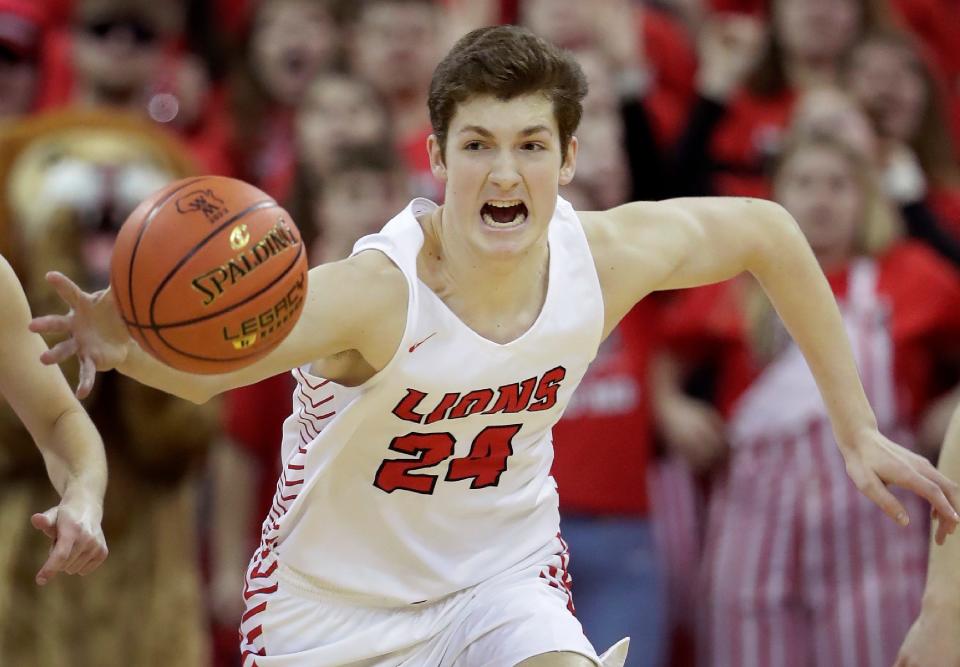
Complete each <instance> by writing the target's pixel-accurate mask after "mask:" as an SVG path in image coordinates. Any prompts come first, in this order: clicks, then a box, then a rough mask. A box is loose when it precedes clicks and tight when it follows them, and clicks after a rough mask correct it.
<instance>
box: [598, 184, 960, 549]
mask: <svg viewBox="0 0 960 667" xmlns="http://www.w3.org/2000/svg"><path fill="white" fill-rule="evenodd" d="M580 217H581V220H583V223H584V229H585V231H586V232H587V238H588V240H589V242H590V244H591V249H592V252H593V255H594V259H595V261H596V266H597V271H598V274H599V276H600V284H601V288H602V290H603V296H604V308H605V310H606V322H605V327H606V329H605V331H610V330H611V329H612V328H613V326H614V325H615V324H616V322H618V321H619V319H620V318H621V317H623V315H624V314H625V313H626V312H628V311H629V310H630V309H631V308H632V307H633V305H634V304H635V303H636V302H637V301H639V300H640V299H641V298H643V297H644V296H646V295H647V294H648V293H649V292H651V291H655V290H670V289H680V288H686V287H693V286H696V285H705V284H708V283H715V282H722V281H724V280H727V279H729V278H732V277H734V276H736V275H739V274H741V273H742V272H744V271H748V272H750V273H751V274H752V275H753V276H754V277H755V278H756V279H757V281H758V282H759V283H760V286H761V287H762V288H763V290H764V292H766V294H767V296H768V298H769V299H770V301H771V303H772V305H773V306H774V308H775V309H776V310H777V313H778V314H779V315H780V318H781V319H782V321H783V323H784V325H785V326H786V328H787V331H788V332H789V333H790V335H791V336H792V337H793V339H794V341H795V342H796V343H797V346H798V347H799V348H800V350H801V352H802V353H803V355H804V358H805V360H806V362H807V365H808V366H809V367H810V370H811V372H812V373H813V376H814V378H815V379H816V381H817V387H818V389H819V391H820V394H821V396H822V397H823V400H824V404H825V405H826V408H827V413H828V415H829V417H830V422H831V425H832V428H833V432H834V435H835V436H836V440H837V445H838V447H839V449H840V453H841V454H842V455H843V458H844V461H845V463H846V470H847V474H848V475H849V477H850V478H851V480H852V481H853V482H854V484H855V485H856V486H857V489H859V490H860V491H861V492H862V493H863V494H864V495H866V496H867V497H868V498H870V499H871V500H872V501H873V502H875V503H876V504H877V505H878V506H879V507H880V508H881V509H882V510H883V511H884V512H885V513H886V514H887V515H888V516H890V518H892V519H894V520H895V521H897V522H898V523H900V524H901V525H907V523H909V520H910V519H909V517H908V515H907V512H906V509H905V508H904V507H903V505H902V503H900V502H899V501H898V500H897V499H896V497H895V496H894V495H893V494H892V493H891V492H890V491H889V490H888V488H887V486H888V485H890V484H895V485H898V486H901V487H903V488H906V489H908V490H910V491H912V492H914V493H916V494H918V495H920V496H922V497H923V498H925V499H927V500H928V501H929V502H930V503H931V505H933V507H935V508H937V509H938V511H940V512H941V516H940V520H941V522H942V523H945V524H946V525H947V526H948V530H949V531H951V532H952V531H953V530H954V529H955V528H956V527H957V524H958V523H960V516H958V515H957V512H956V508H958V507H960V486H958V485H957V483H956V482H954V481H952V480H950V479H948V478H946V477H945V476H944V475H942V474H941V473H939V472H938V471H937V470H936V469H935V468H934V467H933V466H932V465H931V464H930V462H929V461H928V460H927V459H925V458H923V457H922V456H920V455H919V454H916V453H914V452H911V451H909V450H907V449H905V448H904V447H901V446H900V445H897V444H896V443H894V442H891V441H890V440H889V439H888V438H886V437H885V436H884V435H883V434H881V433H880V432H879V430H878V428H877V421H876V417H875V415H874V413H873V409H872V408H871V407H870V404H869V402H868V401H867V397H866V393H865V392H864V389H863V385H862V384H861V382H860V378H859V375H858V373H857V368H856V365H855V364H854V360H853V353H852V351H851V349H850V344H849V341H848V340H847V336H846V331H845V329H844V326H843V323H842V320H841V318H840V312H839V310H838V308H837V304H836V301H835V300H834V297H833V293H832V291H831V290H830V286H829V284H828V283H827V280H826V278H825V277H824V275H823V272H822V270H821V269H820V267H819V265H818V264H817V261H816V258H815V257H814V255H813V252H812V251H811V249H810V246H809V245H808V243H807V241H806V239H805V238H804V236H803V234H802V232H801V231H800V228H799V226H798V225H797V223H796V221H795V220H794V219H793V217H792V216H790V214H789V213H787V211H786V210H785V209H783V208H782V207H781V206H779V205H777V204H775V203H773V202H769V201H764V200H758V199H744V198H734V197H704V198H691V199H673V200H668V201H666V202H633V203H630V204H626V205H624V206H620V207H617V208H614V209H611V210H609V211H603V212H596V213H590V212H584V213H581V215H580Z"/></svg>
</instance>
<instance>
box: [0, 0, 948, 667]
mask: <svg viewBox="0 0 960 667" xmlns="http://www.w3.org/2000/svg"><path fill="white" fill-rule="evenodd" d="M504 22H513V23H520V24H523V25H526V26H528V27H529V28H531V29H532V30H533V31H535V32H536V33H537V34H539V35H540V36H542V37H543V38H545V39H547V40H549V41H552V42H555V43H557V44H559V45H561V46H563V47H566V48H568V49H570V50H572V51H573V52H574V53H575V55H576V57H577V59H578V60H579V62H580V63H581V65H582V67H583V69H584V71H585V73H586V75H587V78H588V81H589V84H590V93H589V95H588V97H587V99H586V102H585V112H584V117H583V122H582V123H581V126H580V129H579V131H578V132H577V136H578V137H579V142H580V152H579V156H578V162H577V175H576V178H575V180H574V182H573V183H572V184H571V185H569V186H566V187H565V188H564V189H563V190H562V196H564V197H565V198H567V199H568V200H570V201H571V202H573V204H574V206H575V207H576V208H579V209H581V210H595V209H605V208H610V207H613V206H616V205H618V204H621V203H623V202H626V201H631V200H636V199H664V198H669V197H676V196H697V195H746V196H756V197H764V198H771V199H774V200H776V201H778V202H780V203H781V204H782V205H783V206H785V207H786V208H787V210H789V211H790V213H792V214H793V216H794V217H795V218H796V220H797V222H798V223H799V225H800V228H801V230H802V231H803V233H804V234H805V235H806V237H807V239H808V240H809V242H810V245H811V247H812V248H813V250H814V253H815V254H816V256H817V259H818V260H819V262H820V264H821V266H822V267H823V269H824V272H825V273H826V274H827V277H828V279H829V281H830V284H831V287H832V288H833V290H834V293H835V294H836V296H837V299H838V301H839V303H840V304H841V309H842V312H843V314H844V319H845V322H846V324H847V328H848V332H849V333H850V339H851V343H852V345H853V348H854V352H855V355H856V358H857V360H858V363H859V365H860V371H861V374H862V377H863V381H864V384H865V387H866V389H867V392H868V395H869V397H870V399H871V402H872V403H873V406H874V409H875V411H876V413H877V417H878V420H879V422H880V424H881V427H882V429H883V430H884V432H885V433H887V434H888V435H890V436H891V437H894V438H895V439H897V441H898V442H901V443H902V444H905V445H907V446H910V447H912V448H914V449H916V450H917V451H919V452H921V453H922V454H924V455H925V456H928V457H930V458H931V459H935V458H936V456H937V452H938V448H939V445H940V443H941V442H942V439H943V434H944V431H945V428H946V421H947V418H948V417H949V414H950V412H951V410H952V407H953V406H954V405H955V404H956V403H957V402H958V399H960V386H958V379H960V374H958V372H957V371H958V369H960V273H958V266H960V150H958V147H960V4H958V3H957V2H955V1H953V0H648V1H641V0H590V1H589V2H587V1H585V0H0V187H2V188H3V194H2V196H0V253H2V254H3V256H4V257H7V258H8V259H9V260H10V262H11V264H12V265H13V266H14V268H15V269H16V270H17V272H18V274H19V276H20V278H21V280H22V282H23V283H24V286H25V288H26V291H27V294H28V296H29V298H30V300H31V303H32V307H33V309H34V312H35V313H47V312H51V311H53V310H56V309H57V308H58V306H57V301H56V298H55V295H54V294H53V293H52V291H51V290H50V288H49V287H48V286H47V284H46V283H45V282H44V279H43V276H44V273H45V272H46V271H49V270H51V269H57V270H61V271H64V272H65V273H67V274H68V275H70V276H72V277H73V278H74V279H75V280H77V282H78V283H79V284H80V285H81V286H82V287H84V288H86V289H97V288H101V287H105V286H106V285H107V283H108V281H109V261H110V252H111V247H112V243H113V239H114V237H115V234H116V232H117V229H118V227H119V225H120V224H121V223H122V222H123V220H124V219H125V217H126V216H127V215H128V214H129V213H130V211H131V210H132V209H133V208H134V206H135V205H136V204H137V203H138V202H139V201H140V200H141V199H143V198H144V197H146V196H147V195H149V194H150V193H151V192H153V191H154V190H156V189H157V188H158V187H160V186H161V185H163V184H164V183H166V182H169V181H170V180H173V179H176V178H181V177H184V176H186V175H189V174H195V173H217V174H224V175H228V176H233V177H236V178H241V179H244V180H246V181H249V182H251V183H253V184H255V185H257V186H258V187H260V188H261V189H263V190H264V191H266V192H267V193H269V194H270V195H271V196H273V197H274V198H275V199H276V200H277V201H279V202H281V203H282V204H283V205H284V207H285V208H286V209H287V210H288V211H290V213H291V215H292V216H293V217H294V220H295V221H296V222H297V223H298V225H299V227H300V229H301V231H302V233H303V236H304V239H305V240H306V241H307V242H308V243H309V249H310V257H311V260H312V261H313V262H314V263H320V262H326V261H332V260H336V259H339V258H343V257H346V256H347V255H349V253H350V250H351V247H352V245H353V243H354V241H355V240H356V239H357V238H359V237H360V236H363V235H365V234H369V233H371V232H374V231H376V230H378V229H379V228H380V226H382V225H383V224H384V223H385V222H386V221H387V220H388V219H390V218H391V217H392V216H393V214H394V213H395V212H397V211H398V210H399V209H400V208H401V207H402V206H403V205H404V204H405V203H406V202H407V201H408V200H409V199H410V198H412V197H416V196H423V197H429V198H431V199H433V200H435V201H442V197H443V192H442V188H441V185H440V184H439V183H438V182H437V181H435V180H434V178H433V176H432V175H431V173H430V170H429V165H428V162H427V153H426V149H425V145H426V138H427V136H428V135H429V133H430V126H429V122H428V117H427V111H426V94H427V87H428V84H429V81H430V77H431V73H432V70H433V67H434V65H435V64H436V63H437V62H438V61H439V59H440V57H441V56H442V55H443V53H444V52H445V51H446V50H447V49H448V48H449V46H450V45H451V44H453V42H454V41H455V40H456V39H457V38H459V37H460V36H461V35H463V34H464V33H465V32H467V31H468V30H470V29H472V28H475V27H479V26H482V25H489V24H494V23H504ZM64 370H65V373H67V375H68V378H72V379H73V380H75V378H76V373H77V369H76V368H71V367H66V368H65V369H64ZM292 387H293V381H292V379H291V378H290V377H288V376H278V377H275V378H272V379H269V380H266V381H264V382H262V383H260V384H258V385H254V386H251V387H246V388H243V389H240V390H236V391H234V392H232V393H230V394H228V395H225V396H222V397H220V398H219V399H218V400H216V401H213V402H210V403H208V404H206V405H203V406H196V405H193V404H187V403H184V402H182V401H180V400H178V399H175V398H172V397H170V396H167V395H165V394H162V393H160V392H158V391H155V390H152V389H148V388H146V387H143V386H141V385H138V384H137V383H135V382H134V381H132V380H129V379H127V378H124V377H121V376H119V375H117V374H115V373H108V374H105V376H103V377H101V378H99V380H98V384H97V387H96V390H95V392H94V394H93V395H92V396H91V397H90V399H88V400H87V401H86V403H85V405H86V407H87V409H88V411H89V412H90V414H91V416H92V417H93V419H94V420H95V422H96V424H97V426H98V428H99V429H100V431H101V433H102V434H103V437H104V440H105V443H106V447H107V453H108V458H109V467H110V484H109V488H108V491H107V496H106V505H105V509H104V519H103V528H104V532H105V534H106V538H107V541H108V543H109V546H110V556H109V558H108V560H107V562H106V563H105V564H104V565H103V566H102V567H101V568H100V569H99V570H98V571H97V572H96V573H94V574H92V575H90V576H88V577H86V578H84V579H82V580H81V579H76V578H59V579H58V580H56V581H54V582H52V583H51V584H50V585H48V586H47V587H45V588H43V589H39V588H37V587H36V585H35V584H34V580H33V574H34V572H35V570H36V568H37V567H38V565H39V564H40V563H41V562H42V561H43V558H44V554H45V552H46V550H47V548H48V546H47V544H46V541H45V538H44V536H43V535H42V534H39V533H36V532H35V531H33V530H32V529H31V528H30V526H29V521H28V519H29V516H30V514H31V512H33V511H37V509H38V508H44V507H49V506H51V505H53V504H55V502H53V500H52V498H51V496H52V495H53V494H54V491H53V489H52V488H50V486H49V483H48V482H47V478H46V475H45V472H44V468H43V462H42V460H41V458H40V457H39V455H38V454H37V453H36V450H35V449H34V448H33V446H32V444H31V442H30V439H29V435H28V434H27V433H26V431H25V430H24V429H23V427H22V426H21V425H20V423H19V421H18V420H17V419H16V417H15V416H14V415H13V413H12V411H11V410H9V409H8V408H7V407H6V406H0V444H2V446H0V535H2V536H3V539H2V540H0V656H3V658H2V663H3V664H4V665H11V666H12V667H21V666H23V667H34V666H40V665H42V666H43V667H87V666H89V667H111V666H113V665H116V666H118V667H119V666H121V665H122V666H124V667H129V666H138V667H139V666H147V667H148V666H151V665H161V664H176V665H183V666H203V665H214V666H216V667H228V666H236V665H238V664H239V653H238V649H237V630H236V628H237V626H238V623H239V621H240V615H241V614H242V613H243V590H242V582H243V571H244V568H245V566H246V563H247V561H248V559H249V557H250V555H251V553H252V551H253V549H254V547H255V545H256V543H257V539H258V534H259V524H260V522H261V520H262V519H263V517H264V516H266V515H267V513H268V512H269V511H270V502H271V498H272V496H273V490H274V486H275V484H276V479H277V473H278V471H279V465H280V459H279V443H280V430H281V424H282V422H283V420H284V418H285V417H286V416H287V415H288V414H289V411H290V407H291V398H290V396H291V390H292ZM554 440H555V448H556V462H555V477H556V479H557V482H558V486H559V490H560V497H561V510H562V528H563V536H564V538H565V539H566V540H567V541H568V542H569V543H570V549H571V556H572V561H571V573H572V575H573V591H574V600H575V603H576V605H577V609H578V615H579V617H580V619H581V621H582V623H583V624H584V626H585V628H586V631H587V635H588V637H589V638H590V639H591V640H592V641H593V642H594V643H595V644H596V646H597V647H598V648H604V647H606V646H608V645H609V644H611V643H613V641H615V640H616V639H618V638H619V637H620V636H623V635H626V634H629V635H631V637H632V638H633V645H632V651H631V653H632V658H631V661H630V662H629V663H628V664H629V665H650V666H661V665H662V666H666V665H676V666H680V665H731V666H734V665H741V664H759V665H774V666H776V665H787V664H796V665H813V664H817V665H832V664H850V665H857V666H860V665H878V666H879V665H884V664H885V665H889V664H892V662H893V658H894V656H895V655H896V650H897V647H898V646H899V643H900V641H901V639H902V638H903V636H904V635H905V633H906V631H907V628H908V627H909V625H910V623H911V622H912V620H913V618H914V617H915V615H916V613H917V611H918V610H919V603H920V595H921V591H922V585H923V577H924V572H925V567H926V555H925V554H926V543H927V522H926V518H925V517H926V514H927V512H926V510H925V509H924V508H922V507H916V506H915V507H911V509H912V512H911V516H912V517H913V519H914V520H913V523H912V524H911V525H910V526H909V527H908V528H898V527H896V526H895V525H894V524H893V523H892V522H890V521H889V520H887V519H884V518H883V517H882V516H881V515H880V512H879V510H877V509H876V508H874V507H872V506H870V505H869V504H868V503H867V502H866V501H865V500H863V499H862V498H860V497H859V496H857V494H856V490H855V489H854V488H853V487H852V485H850V483H849V482H848V481H847V479H846V477H845V475H844V468H843V461H842V459H841V458H840V457H839V455H838V453H837V452H836V448H835V446H834V444H833V440H832V435H831V434H830V429H829V423H828V422H827V419H826V413H825V411H824V409H823V406H822V405H821V404H820V402H819V399H818V397H817V394H816V388H815V386H814V384H813V380H812V378H811V377H810V375H809V372H808V371H807V370H806V367H805V366H804V364H803V361H802V358H800V356H799V353H798V352H797V350H796V349H795V348H794V347H793V345H792V343H791V342H790V340H789V336H788V335H787V334H786V332H785V331H784V330H783V327H782V325H781V324H780V323H779V320H778V319H777V317H776V313H775V312H774V311H773V309H772V307H771V306H770V304H769V303H768V302H767V301H766V300H765V298H764V297H763V294H762V291H761V290H760V289H759V287H758V286H757V285H756V283H755V282H753V281H752V279H750V278H738V279H736V280H734V281H730V282H728V283H724V284H720V285H716V286H710V287H705V288H700V289H693V290H687V291H683V292H678V293H668V294H655V295H652V296H651V297H650V298H648V299H646V300H644V301H643V302H641V303H640V304H639V305H638V306H637V307H636V308H635V309H634V311H633V312H631V313H630V314H629V315H628V316H627V318H626V319H625V320H624V321H623V323H622V324H621V326H620V327H619V328H618V329H617V330H616V331H615V332H614V333H613V334H612V335H611V337H610V338H609V339H608V340H607V341H606V342H605V343H604V345H603V346H602V348H601V350H600V353H599V355H598V358H597V360H596V361H595V362H594V364H593V366H592V367H591V371H590V373H589V374H588V376H587V378H586V379H585V380H584V383H583V384H582V385H581V387H580V388H579V389H578V391H577V394H576V395H575V397H574V400H573V402H572V403H571V405H570V408H569V409H568V411H567V415H566V417H565V418H564V420H563V421H562V422H561V423H560V425H559V426H558V427H557V429H556V431H555V436H554ZM905 502H906V501H905ZM891 582H894V583H891ZM958 594H960V593H958ZM838 655H842V656H843V662H842V663H841V662H839V661H836V660H834V659H833V658H831V656H838Z"/></svg>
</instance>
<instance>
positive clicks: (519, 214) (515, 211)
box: [480, 199, 527, 229]
mask: <svg viewBox="0 0 960 667" xmlns="http://www.w3.org/2000/svg"><path fill="white" fill-rule="evenodd" d="M480 217H481V218H483V222H484V223H485V224H486V225H487V226H488V227H493V228H494V229H512V228H514V227H519V226H520V225H522V224H523V223H524V222H526V220H527V205H526V204H524V203H523V202H522V201H520V200H519V199H511V200H507V201H488V202H487V203H486V204H484V205H483V208H481V209H480Z"/></svg>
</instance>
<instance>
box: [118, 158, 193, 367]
mask: <svg viewBox="0 0 960 667" xmlns="http://www.w3.org/2000/svg"><path fill="white" fill-rule="evenodd" d="M204 178H206V177H205V176H201V177H200V178H194V179H191V180H189V181H187V182H185V183H182V184H181V185H180V186H179V187H176V188H174V189H173V190H171V191H170V192H168V193H167V194H166V195H164V197H163V199H161V200H160V201H158V202H157V203H156V204H154V205H153V208H152V209H150V212H149V213H147V216H146V217H145V218H144V220H143V224H142V225H140V229H138V230H137V240H136V241H134V243H133V250H132V251H131V252H130V262H129V264H128V265H127V300H128V301H129V302H130V315H131V316H132V317H133V321H134V323H135V326H137V327H138V328H139V327H140V320H139V318H138V317H137V306H136V303H135V302H134V298H133V263H134V261H135V260H136V258H137V251H138V250H139V249H140V241H141V239H143V235H144V234H145V233H146V231H147V227H149V226H150V223H151V222H153V219H154V218H155V217H157V213H158V212H159V211H160V207H161V206H163V205H164V204H166V203H167V202H168V201H170V198H171V197H173V195H175V194H177V193H178V192H180V190H182V189H184V188H186V187H189V186H191V185H193V184H194V183H198V182H199V181H202V180H203V179H204ZM143 340H144V342H145V343H146V344H147V347H148V348H150V351H151V352H154V353H155V352H156V350H154V349H153V345H151V344H150V341H149V340H147V337H146V336H144V337H143Z"/></svg>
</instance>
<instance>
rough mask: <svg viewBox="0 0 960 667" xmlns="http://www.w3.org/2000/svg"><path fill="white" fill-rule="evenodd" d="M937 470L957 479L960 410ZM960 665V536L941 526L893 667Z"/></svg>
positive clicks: (954, 414)
mask: <svg viewBox="0 0 960 667" xmlns="http://www.w3.org/2000/svg"><path fill="white" fill-rule="evenodd" d="M940 471H941V472H942V473H943V474H944V475H947V476H948V477H952V478H953V479H957V478H958V477H960V409H958V410H956V411H955V412H954V413H953V419H952V420H951V422H950V427H949V429H947V437H946V440H945V441H944V444H943V449H942V450H941V452H940ZM958 666H960V536H958V535H952V536H949V537H947V536H946V535H945V534H944V531H943V523H941V524H940V526H939V528H938V529H937V532H936V535H935V536H934V537H933V538H932V539H931V545H930V564H929V569H928V570H927V587H926V590H925V591H924V594H923V602H922V605H921V608H920V616H919V618H917V620H916V621H914V623H913V627H911V628H910V631H909V632H908V633H907V637H906V639H905V640H904V642H903V646H902V647H901V648H900V654H899V656H898V658H897V663H896V667H958Z"/></svg>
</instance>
